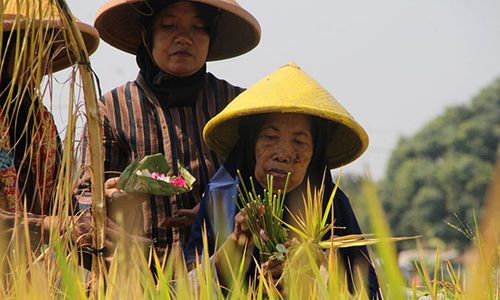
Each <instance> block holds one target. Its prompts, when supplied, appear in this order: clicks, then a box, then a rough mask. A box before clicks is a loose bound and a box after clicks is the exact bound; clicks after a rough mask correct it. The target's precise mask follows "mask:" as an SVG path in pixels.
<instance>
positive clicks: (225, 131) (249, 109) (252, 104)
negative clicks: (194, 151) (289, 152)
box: [203, 66, 368, 169]
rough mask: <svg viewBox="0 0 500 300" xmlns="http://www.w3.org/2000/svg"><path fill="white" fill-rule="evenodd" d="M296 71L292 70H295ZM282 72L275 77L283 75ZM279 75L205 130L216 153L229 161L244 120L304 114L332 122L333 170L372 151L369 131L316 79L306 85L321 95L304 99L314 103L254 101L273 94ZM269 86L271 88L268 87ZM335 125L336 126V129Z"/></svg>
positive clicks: (266, 80)
mask: <svg viewBox="0 0 500 300" xmlns="http://www.w3.org/2000/svg"><path fill="white" fill-rule="evenodd" d="M285 67H289V66H285ZM295 67H296V66H292V68H295ZM280 70H281V69H280ZM280 70H278V71H277V72H275V73H278V72H280ZM275 73H273V74H271V75H269V76H267V77H265V78H264V79H262V80H260V81H259V82H258V83H256V84H255V85H253V86H252V87H250V88H249V89H248V90H247V91H245V92H243V93H242V94H240V95H239V96H238V97H236V98H235V99H234V100H233V101H232V102H231V103H229V105H228V106H226V108H225V109H224V110H223V111H222V112H220V113H219V114H218V115H216V116H215V117H214V118H212V119H211V120H210V121H209V122H208V123H207V125H206V126H205V128H204V130H203V138H204V140H205V142H206V143H207V144H208V146H209V147H210V148H211V149H212V150H214V151H215V152H217V153H218V154H220V155H222V156H224V157H227V155H228V154H229V153H230V152H231V151H232V149H233V148H234V146H235V145H236V143H237V141H238V139H239V135H238V126H239V122H240V121H241V119H242V118H244V117H248V116H252V115H257V114H265V113H300V114H305V115H311V116H316V117H319V118H322V119H325V120H328V121H331V122H332V123H330V124H331V125H332V126H330V127H331V128H330V129H329V132H328V144H327V149H326V155H327V161H328V167H329V168H332V169H333V168H337V167H340V166H343V165H346V164H348V163H350V162H352V161H354V160H355V159H357V158H358V157H359V156H361V154H363V152H364V151H365V150H366V149H367V147H368V135H367V134H366V132H365V130H364V129H363V128H362V127H361V125H359V124H358V123H357V122H356V121H355V120H354V118H353V117H352V116H351V115H350V114H349V113H348V112H347V111H346V110H345V109H344V108H343V107H342V106H341V105H340V104H339V103H338V102H337V101H336V100H335V98H333V96H331V94H329V93H328V92H327V91H326V90H324V89H323V88H322V87H321V86H319V84H318V83H317V82H315V81H313V80H312V78H310V77H309V78H308V79H309V82H307V83H306V84H307V85H312V86H309V88H310V89H312V90H315V91H317V93H316V94H314V93H313V94H311V93H310V92H307V93H306V94H305V95H304V97H311V98H313V99H314V101H312V102H309V103H307V102H304V103H300V102H301V100H300V97H301V96H298V98H296V99H294V100H293V101H287V100H288V99H282V101H281V103H279V102H280V101H278V99H274V100H276V101H269V98H266V99H262V98H261V99H258V98H256V97H254V96H255V95H258V94H259V93H261V94H263V98H265V97H266V96H265V94H266V92H269V93H272V92H273V91H269V90H268V89H270V88H274V87H272V85H273V83H269V82H272V81H273V78H274V74H275ZM302 73H303V72H302ZM301 76H304V74H301ZM283 81H286V80H283ZM266 84H268V85H269V86H268V87H266V86H265V85H266ZM256 86H259V87H260V88H258V89H257V91H255V87H256ZM261 88H262V89H261ZM276 88H277V89H278V90H279V89H281V88H286V86H279V87H276ZM266 90H267V91H266ZM249 93H250V95H249ZM278 94H279V91H278ZM315 104H316V105H315ZM333 123H334V124H336V126H333Z"/></svg>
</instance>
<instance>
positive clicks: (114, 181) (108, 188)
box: [104, 177, 120, 199]
mask: <svg viewBox="0 0 500 300" xmlns="http://www.w3.org/2000/svg"><path fill="white" fill-rule="evenodd" d="M118 179H119V177H113V178H110V179H108V180H106V182H105V183H104V196H105V197H106V199H112V198H113V193H115V192H120V190H119V189H118Z"/></svg>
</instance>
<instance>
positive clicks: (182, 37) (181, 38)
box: [174, 27, 193, 44]
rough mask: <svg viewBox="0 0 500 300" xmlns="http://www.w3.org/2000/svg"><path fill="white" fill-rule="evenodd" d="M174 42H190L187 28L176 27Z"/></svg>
mask: <svg viewBox="0 0 500 300" xmlns="http://www.w3.org/2000/svg"><path fill="white" fill-rule="evenodd" d="M174 42H175V43H178V44H192V42H193V39H192V38H191V33H190V32H189V30H188V29H187V28H182V27H181V28H178V29H177V32H176V35H175V39H174Z"/></svg>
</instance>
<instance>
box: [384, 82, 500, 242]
mask: <svg viewBox="0 0 500 300" xmlns="http://www.w3.org/2000/svg"><path fill="white" fill-rule="evenodd" d="M499 142H500V79H498V80H496V81H494V82H493V83H492V84H491V85H489V86H487V87H486V88H484V89H483V90H482V91H481V92H480V93H479V94H478V95H477V96H476V97H474V98H473V99H472V100H471V102H470V103H468V104H465V105H460V106H456V107H451V108H448V109H446V111H445V112H444V113H443V114H442V115H440V116H438V117H436V118H435V119H434V120H432V121H430V122H429V123H428V124H426V125H425V126H424V127H423V128H422V129H421V130H420V131H419V132H417V133H416V134H415V135H414V136H411V137H403V138H401V139H400V140H399V143H398V145H397V147H396V148H395V150H394V151H393V152H392V154H391V158H390V160H389V164H388V167H387V171H386V175H385V177H384V179H383V180H382V182H381V199H382V202H383V204H384V209H385V210H386V212H387V215H388V218H389V222H390V224H391V227H392V230H393V233H394V234H395V235H403V236H407V235H415V234H419V235H423V236H424V239H425V240H431V241H441V242H443V243H446V245H447V246H452V247H457V248H459V249H463V248H464V247H465V246H466V245H467V244H468V243H469V242H470V236H468V232H467V231H468V229H467V228H473V227H474V226H475V225H474V213H476V214H477V216H479V214H480V208H481V205H482V203H483V200H484V197H485V193H486V191H487V187H488V183H489V182H490V179H491V176H492V174H493V169H494V164H495V160H496V153H497V151H498V150H497V149H498V146H499ZM450 224H452V225H453V226H456V227H457V228H459V229H460V230H458V229H457V228H454V227H453V226H450Z"/></svg>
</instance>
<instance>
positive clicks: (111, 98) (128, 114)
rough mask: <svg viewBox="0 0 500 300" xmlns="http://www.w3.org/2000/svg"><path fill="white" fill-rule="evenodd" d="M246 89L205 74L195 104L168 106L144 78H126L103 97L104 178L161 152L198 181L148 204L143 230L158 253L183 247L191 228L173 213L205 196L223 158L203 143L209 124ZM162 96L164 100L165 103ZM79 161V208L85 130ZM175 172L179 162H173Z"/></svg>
mask: <svg viewBox="0 0 500 300" xmlns="http://www.w3.org/2000/svg"><path fill="white" fill-rule="evenodd" d="M241 92H242V89H241V88H239V87H234V86H232V85H231V84H229V83H228V82H226V81H223V80H220V79H217V78H216V77H215V76H213V75H212V74H210V73H207V74H206V78H205V80H204V85H203V87H202V90H201V92H200V94H199V95H198V98H197V99H196V101H195V104H194V105H193V106H179V107H167V106H166V105H164V103H165V101H168V99H167V100H165V99H158V98H157V97H156V96H155V94H154V93H153V92H152V90H151V89H150V88H149V86H148V85H147V84H146V83H145V81H144V79H143V77H142V76H141V75H140V74H139V76H138V78H137V79H136V81H133V82H128V83H126V84H125V85H123V86H121V87H118V88H116V89H114V90H112V91H111V92H108V93H107V94H106V95H104V97H103V98H102V99H101V101H100V103H99V106H100V111H101V116H102V121H103V146H104V168H105V173H106V179H107V178H111V177H115V176H118V175H117V173H116V172H121V171H123V170H124V169H125V167H126V166H127V165H128V164H130V163H131V162H132V161H134V160H138V159H142V158H143V157H144V156H146V155H151V154H156V153H163V154H164V155H165V157H166V159H167V161H170V162H176V161H177V160H179V161H180V162H181V163H182V164H183V165H184V166H185V167H186V168H187V169H188V170H189V171H190V172H191V174H193V176H195V177H196V183H195V184H194V187H193V190H192V191H191V192H190V193H187V194H183V195H177V196H174V197H171V198H170V199H169V198H168V197H155V196H152V197H151V199H150V201H149V202H148V203H145V205H144V209H145V231H146V236H147V237H149V238H151V239H152V240H153V241H154V242H155V245H156V248H157V251H158V252H159V254H160V255H162V254H163V253H164V250H165V248H166V247H167V246H169V245H172V244H177V245H180V246H182V245H183V244H184V243H185V242H187V239H188V238H189V237H188V236H189V231H190V228H172V227H170V225H169V220H170V217H172V216H176V211H177V209H178V208H192V207H194V206H195V205H196V204H198V203H199V202H200V200H201V197H202V194H203V192H204V189H205V186H206V185H207V183H208V181H209V180H210V178H211V177H212V175H213V174H214V173H215V171H216V170H217V169H218V168H219V166H220V165H221V164H222V163H223V158H222V157H220V156H218V155H216V154H215V153H214V152H213V151H210V149H209V148H208V147H207V145H206V144H205V143H204V142H203V138H202V133H203V128H204V126H205V124H206V123H207V122H208V121H209V120H210V119H211V118H212V117H214V116H215V115H216V114H217V113H219V112H220V111H221V110H222V109H223V108H224V107H225V106H226V105H227V104H228V103H229V102H230V101H231V100H232V99H234V98H235V97H236V96H237V95H238V94H239V93H241ZM162 101H163V104H162ZM80 147H81V148H80V149H81V150H80V157H79V165H80V168H81V170H82V171H83V173H82V176H81V181H80V186H79V188H78V191H77V195H76V198H77V200H78V203H79V207H80V209H84V208H87V207H89V206H90V205H91V198H90V194H91V186H90V170H91V168H90V165H89V153H90V152H89V149H88V145H87V136H86V132H84V134H83V138H82V140H81V146H80ZM172 167H173V172H176V169H177V164H175V163H172Z"/></svg>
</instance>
